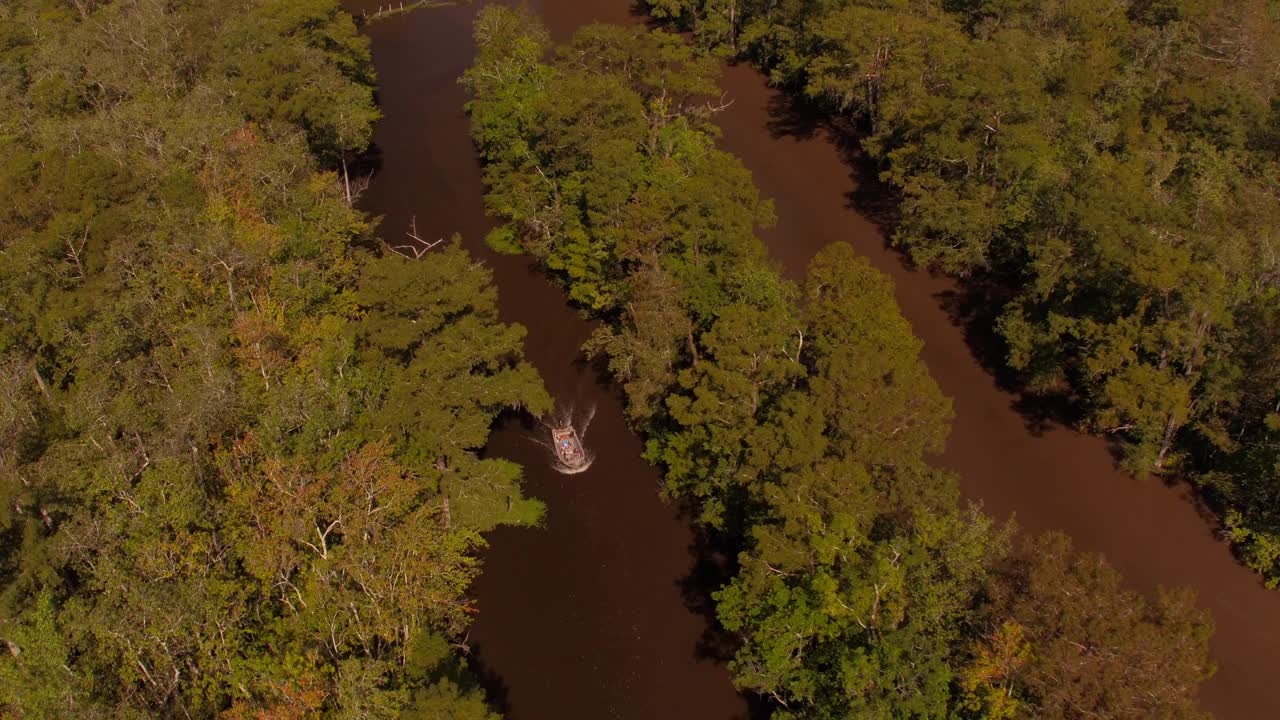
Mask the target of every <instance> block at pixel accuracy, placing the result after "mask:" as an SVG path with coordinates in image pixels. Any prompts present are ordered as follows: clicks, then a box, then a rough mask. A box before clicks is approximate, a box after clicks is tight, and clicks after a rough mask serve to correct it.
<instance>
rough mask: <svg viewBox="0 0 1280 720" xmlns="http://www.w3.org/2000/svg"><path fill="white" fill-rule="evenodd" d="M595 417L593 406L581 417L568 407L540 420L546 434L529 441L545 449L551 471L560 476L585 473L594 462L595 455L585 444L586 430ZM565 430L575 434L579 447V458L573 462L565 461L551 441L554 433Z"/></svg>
mask: <svg viewBox="0 0 1280 720" xmlns="http://www.w3.org/2000/svg"><path fill="white" fill-rule="evenodd" d="M575 416H576V417H575ZM595 416H596V406H595V405H594V404H593V405H592V406H591V407H590V408H588V409H587V411H586V412H585V413H583V414H581V415H577V413H575V412H574V407H573V406H572V405H570V406H569V407H568V408H567V409H565V410H562V411H560V412H558V413H556V414H554V415H551V416H549V417H547V418H544V419H542V420H541V423H542V426H543V427H544V428H545V429H546V433H545V434H542V433H539V435H540V437H537V438H531V439H532V440H533V441H534V442H536V443H538V444H539V445H541V446H543V447H544V448H546V449H547V452H548V453H549V454H550V455H551V463H550V464H551V469H552V470H555V471H556V472H558V473H560V474H561V475H577V474H578V473H582V472H586V470H587V469H588V468H590V467H591V465H592V463H594V462H595V459H596V456H595V453H593V452H591V450H590V449H589V448H587V447H586V444H585V438H586V435H587V428H589V427H591V420H592V418H594V417H595ZM565 428H570V429H572V430H573V431H574V432H575V433H576V434H577V437H576V438H575V439H576V440H577V442H578V444H579V445H580V450H581V457H580V459H575V460H574V461H573V462H566V461H565V459H564V458H563V457H562V456H561V454H560V452H559V451H558V450H557V448H556V445H555V443H554V441H553V438H554V436H555V434H556V432H557V431H559V430H562V429H565Z"/></svg>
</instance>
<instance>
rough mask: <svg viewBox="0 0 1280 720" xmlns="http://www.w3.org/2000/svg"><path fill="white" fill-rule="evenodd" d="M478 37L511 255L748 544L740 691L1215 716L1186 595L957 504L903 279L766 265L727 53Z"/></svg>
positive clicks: (736, 581) (930, 707)
mask: <svg viewBox="0 0 1280 720" xmlns="http://www.w3.org/2000/svg"><path fill="white" fill-rule="evenodd" d="M835 4H836V3H796V4H795V7H796V10H797V11H799V10H814V9H815V8H818V7H826V6H829V5H835ZM782 6H784V7H791V4H788V3H782ZM767 7H769V8H776V7H778V4H777V3H769V4H767ZM838 27H839V28H840V29H841V30H842V32H845V33H848V34H850V35H851V36H853V35H857V36H858V37H861V35H860V31H861V30H863V29H865V27H866V23H855V22H852V21H850V22H847V23H844V24H840V25H838ZM698 29H699V32H700V34H705V33H706V32H708V31H707V27H706V26H704V25H701V24H699V25H698ZM782 32H783V31H782V30H778V33H779V34H781V33H782ZM475 38H476V42H477V45H478V57H477V60H476V63H475V65H474V66H473V67H472V68H471V69H470V70H469V71H468V72H467V73H466V75H465V77H464V83H465V84H466V86H467V88H468V90H469V92H470V93H471V96H472V101H471V102H470V104H469V105H468V111H469V113H470V115H471V118H472V133H473V137H474V138H475V141H476V143H477V145H478V147H479V148H480V152H481V155H482V158H483V160H484V162H485V181H486V183H487V185H488V187H489V191H488V194H487V197H486V202H487V208H488V210H489V212H490V213H491V214H492V215H494V216H496V217H499V218H502V219H503V220H504V223H503V224H502V225H500V226H499V227H498V228H497V229H496V230H494V231H493V232H492V233H491V234H490V236H489V238H488V241H489V243H490V245H492V246H493V247H495V248H497V249H500V250H505V251H509V252H527V253H530V254H533V255H534V256H536V257H538V258H540V259H541V260H542V262H543V264H544V265H545V267H546V268H547V270H548V271H549V272H550V273H551V275H552V276H553V277H555V278H556V279H558V280H559V281H560V282H561V283H563V285H564V287H565V288H566V290H567V292H568V293H569V295H570V297H571V298H572V299H573V300H574V301H575V302H577V303H578V304H579V305H580V306H581V307H582V308H583V309H584V311H585V312H588V313H591V314H593V315H595V316H597V317H599V318H601V319H602V320H604V323H603V324H602V326H601V329H600V330H599V331H598V332H596V334H595V335H594V336H593V337H592V339H591V341H590V342H589V343H588V348H587V349H588V350H589V351H590V352H592V353H594V354H595V355H596V357H598V358H600V361H601V362H602V363H605V364H607V367H608V368H609V370H610V372H611V374H612V375H613V376H614V377H615V378H616V379H617V380H618V382H619V383H620V384H621V385H622V387H623V389H624V391H625V394H626V397H627V400H628V412H629V414H630V419H631V420H632V422H633V424H634V425H635V426H636V427H637V428H638V429H640V430H641V431H643V432H644V433H645V435H646V437H647V438H648V444H647V451H646V453H647V456H648V458H649V459H650V460H652V461H654V462H655V463H658V464H659V465H660V466H661V467H662V468H663V469H664V472H665V477H666V486H665V492H666V494H667V495H668V496H669V497H671V498H672V499H674V500H676V501H679V502H681V503H685V504H688V505H689V506H691V507H693V508H694V509H695V511H696V513H697V516H698V517H699V519H700V521H701V522H702V523H703V524H704V525H705V526H706V527H707V528H708V529H709V532H713V533H716V534H717V535H718V536H719V537H721V538H723V539H724V540H725V541H726V542H727V543H729V544H731V545H734V546H736V547H737V548H739V549H740V550H741V553H740V555H739V556H738V558H737V562H736V563H735V566H736V567H735V572H734V576H733V578H732V580H731V581H730V582H728V583H727V584H726V585H725V586H724V587H723V588H721V589H720V591H719V592H718V593H717V594H716V605H717V614H718V617H719V620H720V623H721V624H722V625H723V627H724V628H725V629H726V630H728V631H729V632H731V633H733V634H734V635H735V636H736V637H737V638H738V640H739V646H738V648H737V650H736V656H735V658H734V659H733V661H732V663H731V669H732V671H733V675H734V678H735V682H736V683H737V684H738V686H739V687H741V688H743V689H745V690H748V691H751V692H754V693H757V694H759V695H760V696H761V697H762V698H763V699H764V700H765V701H766V702H767V703H769V705H770V706H771V708H772V710H773V712H774V717H777V718H850V719H852V718H926V717H928V718H936V717H956V718H1014V717H1062V718H1086V717H1110V718H1133V719H1135V720H1136V719H1137V718H1150V717H1162V718H1194V717H1201V716H1202V714H1201V713H1200V712H1199V711H1198V710H1197V709H1196V707H1195V701H1194V693H1195V689H1196V686H1197V684H1198V683H1199V682H1200V681H1201V680H1202V679H1204V678H1206V677H1207V676H1208V675H1209V674H1210V673H1211V672H1212V668H1211V666H1210V664H1209V662H1208V660H1207V644H1208V637H1209V634H1210V632H1211V622H1210V620H1209V619H1208V618H1207V617H1206V615H1205V614H1204V613H1203V612H1202V611H1199V610H1197V609H1196V608H1195V605H1194V599H1193V598H1192V597H1191V595H1190V593H1188V592H1181V591H1161V592H1160V593H1158V595H1157V596H1156V597H1155V598H1154V599H1153V600H1147V599H1144V598H1143V597H1141V596H1139V595H1138V594H1136V593H1134V592H1131V591H1129V590H1126V589H1123V588H1122V586H1121V584H1120V579H1119V577H1118V575H1117V573H1116V572H1115V571H1114V570H1113V569H1111V568H1110V567H1109V566H1107V565H1106V564H1105V563H1104V562H1103V561H1102V560H1101V559H1100V558H1098V557H1096V556H1092V555H1087V554H1080V553H1076V552H1074V551H1073V550H1072V549H1071V547H1070V545H1069V543H1068V541H1067V540H1066V538H1064V537H1062V536H1060V535H1048V536H1045V537H1039V538H1030V539H1027V540H1025V541H1021V542H1015V540H1014V538H1013V532H1012V528H1008V527H997V526H995V525H993V523H992V522H991V521H990V520H989V519H987V518H985V517H984V516H983V515H982V514H981V513H980V512H978V511H976V510H974V509H971V508H966V509H961V508H960V507H959V498H958V490H957V484H956V482H955V479H954V478H953V477H951V476H949V475H947V474H946V473H943V472H941V471H939V470H937V469H934V468H932V467H930V466H929V465H928V464H927V463H926V461H925V454H926V453H928V452H930V451H933V450H937V449H939V448H940V447H941V446H942V443H943V441H944V440H945V438H946V435H947V432H948V425H949V418H950V403H949V401H948V400H947V399H946V398H945V397H944V396H943V395H942V394H941V392H940V391H939V389H938V387H937V386H936V385H935V383H934V382H933V380H932V378H931V377H930V376H929V374H928V372H927V371H926V369H925V367H924V365H923V364H922V363H921V361H920V359H919V352H920V349H921V345H920V342H919V340H917V339H916V338H915V337H914V336H913V335H912V333H911V329H910V326H909V325H908V323H907V322H906V320H905V319H904V318H903V317H902V316H901V314H900V313H899V311H898V308H897V306H896V303H895V301H894V297H893V293H892V287H891V283H890V281H889V279H888V278H887V277H885V276H884V275H882V274H881V273H879V272H878V271H876V270H875V269H873V268H872V267H871V266H870V265H869V264H868V263H867V262H866V261H865V260H863V259H861V258H859V257H858V256H857V255H856V254H855V253H854V251H853V250H852V248H850V247H849V246H847V245H844V244H836V245H833V246H830V247H828V248H826V249H825V250H823V251H822V252H821V253H819V254H818V256H817V257H815V258H814V259H813V261H812V264H811V265H810V267H809V270H808V273H807V276H806V278H805V279H804V281H803V282H802V283H799V284H793V283H790V282H787V281H785V280H784V279H782V277H781V276H780V275H779V273H778V272H777V270H776V269H775V268H774V267H773V266H772V265H771V264H770V263H769V260H768V258H767V255H766V252H765V249H764V247H763V245H762V244H761V242H760V241H759V240H758V239H757V238H756V236H755V234H754V232H755V230H756V228H757V227H759V226H762V225H765V224H767V223H769V222H771V220H772V208H771V205H770V203H768V202H767V201H765V200H763V199H762V198H761V197H760V194H759V192H758V191H757V190H756V188H755V186H754V185H753V183H752V180H751V177H750V174H749V173H748V172H747V171H746V170H745V168H744V167H743V166H742V164H741V163H740V162H739V161H738V160H737V159H736V158H735V157H733V156H731V155H729V154H727V153H725V152H723V151H721V150H719V149H717V148H716V146H715V142H714V141H715V138H716V133H717V131H716V128H715V125H714V123H713V118H714V115H715V112H716V110H717V107H718V103H719V101H718V100H714V99H713V100H709V99H708V98H719V92H718V91H717V90H716V89H715V81H716V76H717V72H718V64H719V63H718V60H716V59H715V58H713V57H712V56H709V55H706V54H703V53H701V52H699V51H696V50H695V49H694V48H693V47H691V46H690V45H688V44H687V43H686V42H685V40H684V39H683V38H681V37H679V36H677V35H673V34H668V33H665V32H661V31H657V32H650V31H647V30H644V29H624V28H619V27H614V26H608V25H593V26H588V27H586V28H583V29H582V30H580V31H579V32H578V33H577V35H576V36H575V37H574V39H573V40H572V42H570V43H568V44H565V45H562V46H554V45H553V44H552V43H551V42H550V40H549V38H548V35H547V33H546V31H545V30H544V29H543V28H542V26H541V25H540V24H539V22H538V20H537V19H536V18H534V17H533V16H531V15H529V14H528V13H525V12H517V11H511V10H507V9H503V8H497V7H489V8H486V9H484V10H482V11H481V13H480V15H479V19H478V20H477V23H476V27H475ZM905 111H906V110H904V112H905Z"/></svg>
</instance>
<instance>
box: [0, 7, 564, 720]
mask: <svg viewBox="0 0 1280 720" xmlns="http://www.w3.org/2000/svg"><path fill="white" fill-rule="evenodd" d="M373 80H374V78H373V72H372V66H371V64H370V57H369V49H368V43H367V41H366V40H365V39H364V38H363V37H362V36H361V35H360V34H359V33H358V32H357V29H356V26H355V24H354V23H353V21H352V18H351V17H350V16H349V15H347V14H345V13H343V12H341V11H339V9H338V8H337V5H336V3H335V2H334V0H248V1H246V0H235V1H233V0H202V1H200V2H196V1H190V2H186V1H181V0H180V1H178V2H169V1H161V0H114V1H107V0H76V1H75V2H55V1H54V0H14V1H12V2H6V3H4V4H2V5H0V107H3V108H4V112H3V113H0V188H3V193H2V199H0V638H2V639H3V646H0V647H2V648H3V650H0V716H4V717H12V718H71V717H75V718H98V717H101V718H135V717H136V718H143V717H204V718H208V717H218V716H221V717H224V718H228V719H234V718H301V717H311V716H315V715H320V714H323V715H324V716H328V717H343V718H373V717H397V716H400V715H401V713H402V712H404V713H406V716H411V717H424V718H440V717H452V718H476V719H480V718H491V717H493V714H492V713H491V712H490V710H489V709H488V708H487V706H486V704H485V702H484V699H483V697H482V696H481V695H480V693H479V691H478V690H476V689H475V687H474V684H473V683H471V682H470V681H468V680H467V679H466V678H465V676H464V673H463V672H462V667H461V662H460V661H458V660H456V659H455V658H454V649H453V648H452V647H451V643H453V642H456V641H457V640H458V639H459V638H460V637H461V635H462V632H463V630H464V629H465V627H466V625H467V623H468V621H469V618H470V616H471V614H472V612H473V609H472V607H471V605H470V604H469V602H468V600H467V598H466V595H465V591H466V589H467V587H468V584H469V582H470V580H471V579H472V578H473V577H474V576H475V574H476V573H477V571H478V564H477V559H476V556H475V551H476V550H477V548H479V547H480V546H481V545H482V544H483V540H482V539H481V537H480V535H479V533H480V532H481V531H483V530H485V529H487V528H490V527H493V526H494V525H495V524H498V523H530V522H534V521H536V519H537V518H538V516H539V514H540V511H541V507H540V506H539V505H538V504H537V503H536V502H534V501H530V500H525V499H522V498H521V497H520V494H519V485H518V480H519V474H520V473H519V468H518V467H516V466H514V465H511V464H509V463H506V462H504V461H501V460H493V459H478V458H477V457H476V455H475V454H474V452H473V451H474V450H475V449H476V448H479V447H481V446H482V445H484V443H485V442H486V439H487V437H488V433H489V427H490V424H491V423H492V421H493V419H494V418H495V416H496V415H497V414H498V413H500V412H502V411H504V410H505V409H509V408H528V409H530V410H533V411H535V412H540V411H543V410H545V409H547V408H548V407H549V405H550V400H549V398H548V396H547V394H546V391H545V390H544V389H543V387H542V384H541V381H540V380H539V378H538V377H537V375H536V373H535V372H534V371H533V370H532V368H531V367H530V366H529V365H528V364H527V363H525V362H524V361H523V360H522V349H521V346H522V339H523V334H524V331H523V329H522V328H519V327H514V326H507V325H504V324H502V323H500V322H499V321H498V319H497V311H496V297H495V291H494V289H493V288H492V286H491V284H490V278H489V274H488V272H487V271H486V270H485V269H484V268H482V267H477V266H475V265H474V264H473V263H472V262H471V260H470V259H469V258H468V257H467V256H466V254H465V253H464V252H463V251H462V250H460V249H459V248H458V247H457V245H456V243H455V244H454V246H452V247H447V246H443V247H440V248H437V249H435V250H434V251H433V252H432V253H431V254H430V255H429V256H428V257H426V258H423V259H422V260H420V261H414V260H410V259H406V258H405V257H402V256H400V255H399V254H396V253H395V252H389V251H388V249H386V248H380V247H379V245H378V243H377V242H376V241H375V240H374V239H373V237H372V233H371V224H370V219H369V218H366V217H364V216H363V215H362V214H361V213H360V212H357V211H355V210H353V209H352V207H351V190H350V185H349V184H348V182H347V172H346V171H347V164H348V161H349V159H350V158H352V157H355V156H356V155H358V154H359V153H360V152H362V151H363V150H364V149H365V148H366V146H367V144H368V142H369V138H370V134H371V127H372V123H373V122H374V120H376V118H377V117H378V113H377V111H376V109H375V107H374V105H373V94H372V83H373Z"/></svg>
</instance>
